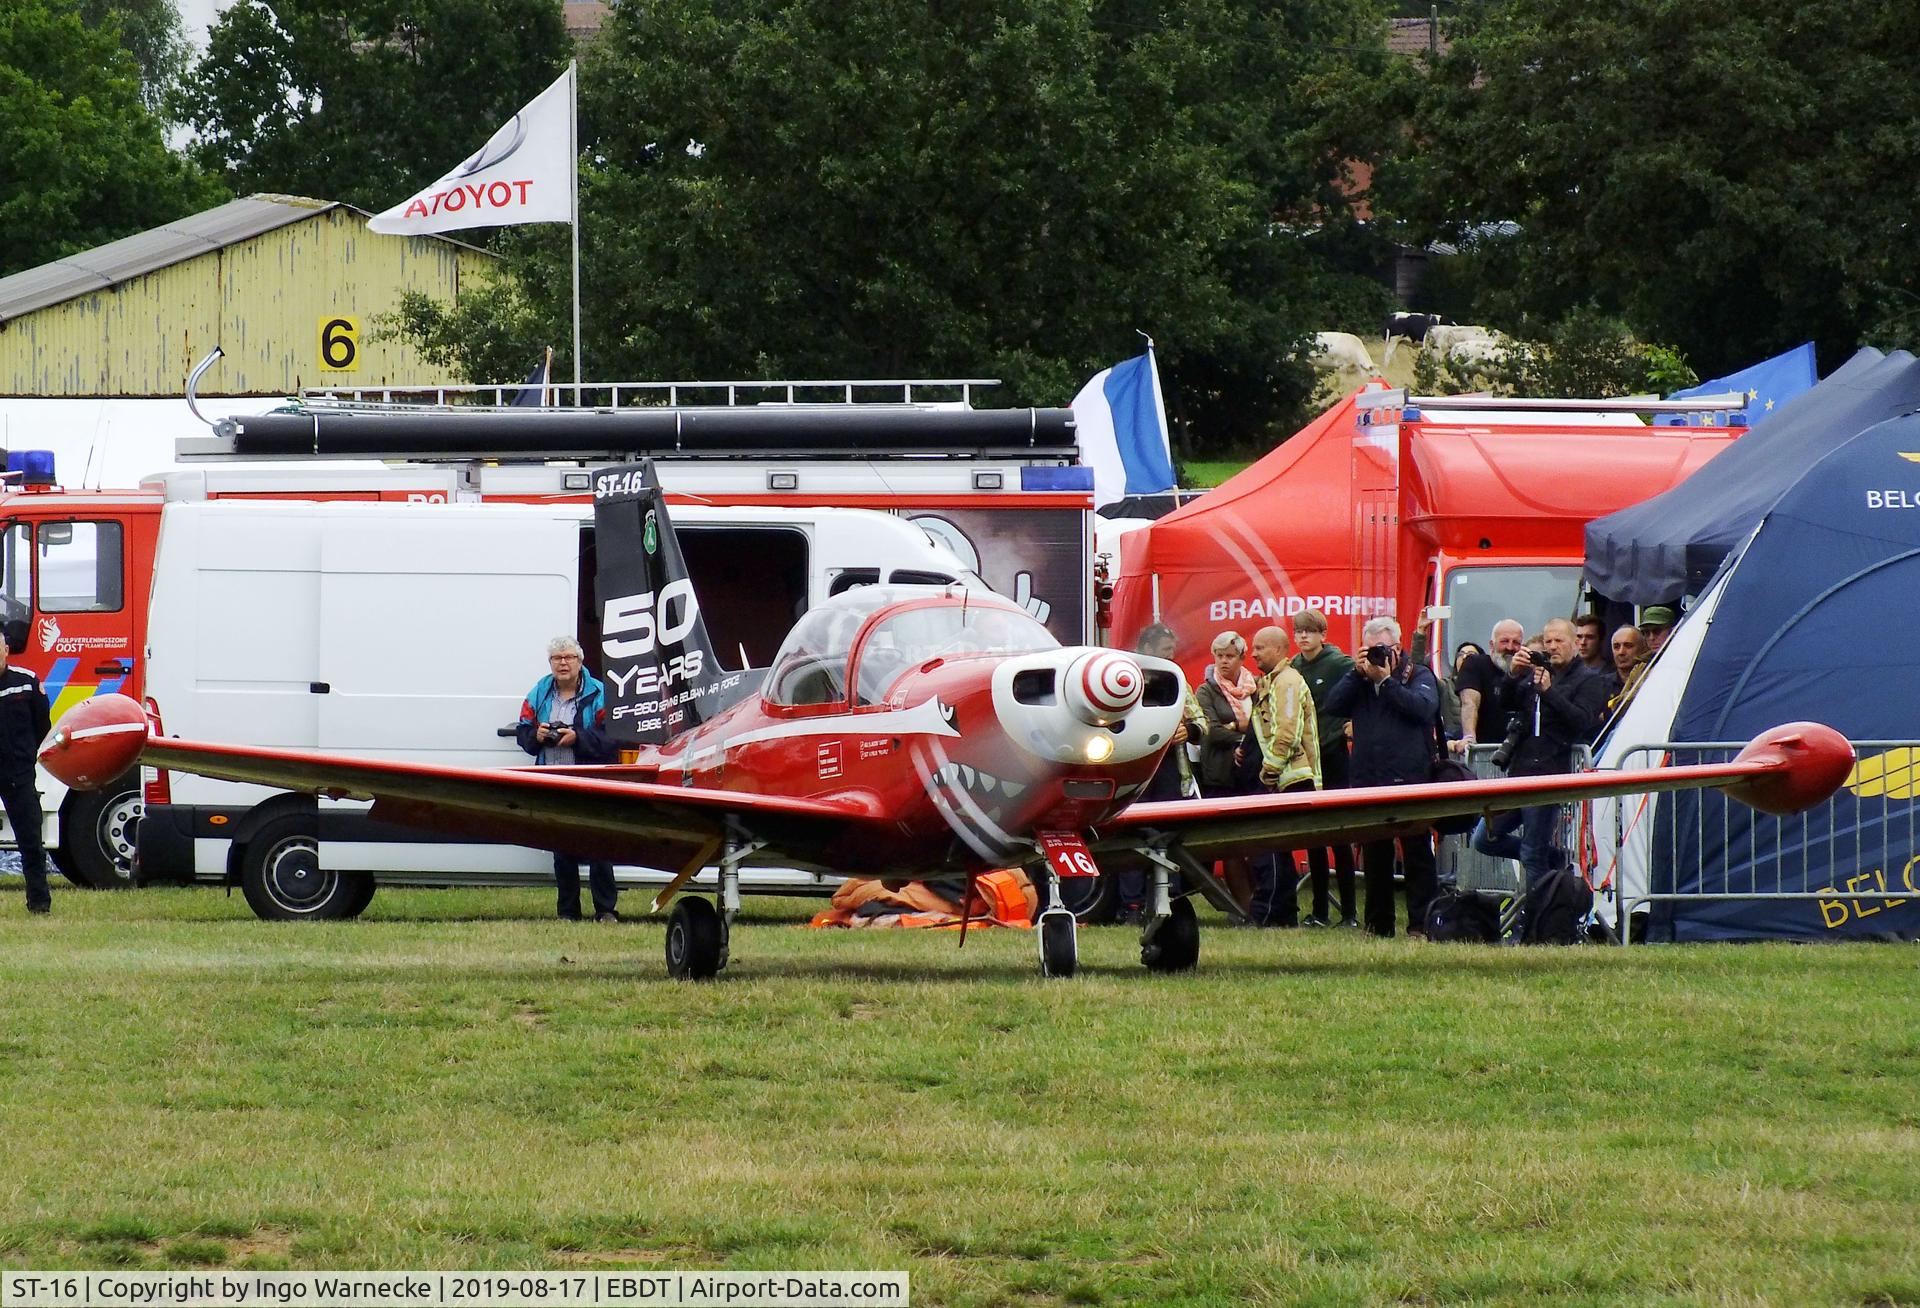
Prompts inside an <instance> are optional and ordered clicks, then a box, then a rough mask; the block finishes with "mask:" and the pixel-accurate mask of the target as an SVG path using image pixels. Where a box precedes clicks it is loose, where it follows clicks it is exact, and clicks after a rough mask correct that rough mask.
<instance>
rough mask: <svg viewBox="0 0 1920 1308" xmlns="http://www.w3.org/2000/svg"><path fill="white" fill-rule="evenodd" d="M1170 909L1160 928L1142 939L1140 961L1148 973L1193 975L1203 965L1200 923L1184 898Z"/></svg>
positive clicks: (1151, 930) (1150, 930)
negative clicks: (1188, 973)
mask: <svg viewBox="0 0 1920 1308" xmlns="http://www.w3.org/2000/svg"><path fill="white" fill-rule="evenodd" d="M1168 909H1169V912H1168V914H1167V916H1166V917H1165V918H1164V919H1162V920H1161V922H1160V924H1159V926H1158V927H1157V928H1155V927H1151V926H1150V927H1149V928H1148V933H1147V934H1145V935H1143V936H1142V937H1141V938H1140V961H1141V962H1142V963H1145V964H1146V965H1147V970H1148V971H1149V972H1191V971H1192V970H1193V968H1194V966H1195V965H1196V964H1198V963H1199V961H1200V919H1199V918H1197V917H1195V916H1194V913H1193V901H1192V900H1191V899H1187V898H1185V897H1182V898H1180V899H1176V900H1174V901H1173V903H1172V904H1170V905H1169V906H1168Z"/></svg>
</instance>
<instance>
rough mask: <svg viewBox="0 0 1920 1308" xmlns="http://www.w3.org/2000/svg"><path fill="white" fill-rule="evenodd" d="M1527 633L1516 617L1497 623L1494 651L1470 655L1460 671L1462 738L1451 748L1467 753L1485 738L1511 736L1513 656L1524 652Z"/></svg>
mask: <svg viewBox="0 0 1920 1308" xmlns="http://www.w3.org/2000/svg"><path fill="white" fill-rule="evenodd" d="M1525 639H1526V630H1525V628H1523V627H1522V626H1521V625H1520V623H1519V621H1518V620H1517V619H1515V618H1502V619H1500V621H1498V622H1496V623H1494V624H1493V650H1492V652H1491V653H1488V654H1474V655H1470V656H1469V657H1468V659H1467V661H1466V664H1465V666H1463V667H1462V668H1461V669H1460V675H1459V677H1458V679H1457V682H1456V684H1457V685H1458V686H1459V689H1460V739H1458V740H1456V741H1452V742H1451V743H1450V744H1449V745H1448V748H1449V749H1451V750H1453V751H1454V752H1455V753H1456V754H1464V753H1466V752H1467V751H1468V750H1469V749H1471V748H1472V747H1473V746H1474V745H1475V744H1476V743H1477V742H1478V741H1479V739H1480V738H1481V737H1482V736H1485V737H1486V738H1487V739H1488V740H1499V739H1501V738H1502V737H1503V736H1505V735H1506V734H1507V719H1508V717H1510V716H1511V714H1512V709H1513V684H1512V683H1513V678H1512V676H1511V675H1510V674H1511V672H1512V670H1513V656H1514V655H1515V654H1517V653H1519V652H1520V647H1521V644H1522V643H1523V642H1524V641H1525Z"/></svg>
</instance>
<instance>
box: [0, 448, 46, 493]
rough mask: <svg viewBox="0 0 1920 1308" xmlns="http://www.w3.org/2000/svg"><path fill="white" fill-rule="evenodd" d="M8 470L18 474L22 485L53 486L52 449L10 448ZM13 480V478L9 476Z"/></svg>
mask: <svg viewBox="0 0 1920 1308" xmlns="http://www.w3.org/2000/svg"><path fill="white" fill-rule="evenodd" d="M7 471H8V473H10V474H17V475H18V476H19V478H20V484H21V485H22V486H52V485H54V484H55V483H54V477H53V451H52V450H8V451H7ZM9 480H11V478H9Z"/></svg>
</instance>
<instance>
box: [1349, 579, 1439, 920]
mask: <svg viewBox="0 0 1920 1308" xmlns="http://www.w3.org/2000/svg"><path fill="white" fill-rule="evenodd" d="M1360 638H1361V639H1362V640H1364V641H1365V642H1366V647H1365V649H1364V650H1362V652H1361V654H1360V656H1359V657H1358V658H1356V659H1355V660H1354V664H1353V671H1351V672H1349V673H1347V675H1346V676H1344V677H1342V678H1340V680H1339V681H1337V682H1335V683H1334V687H1333V690H1332V692H1331V693H1330V694H1329V695H1328V696H1327V703H1326V711H1327V712H1328V713H1332V714H1336V715H1338V716H1341V717H1347V718H1351V719H1353V758H1352V762H1351V764H1350V767H1349V773H1350V775H1351V776H1352V778H1353V784H1354V785H1356V786H1405V785H1412V784H1415V783H1418V782H1423V781H1425V780H1427V778H1428V776H1429V775H1430V774H1431V773H1432V770H1433V758H1434V751H1435V749H1436V748H1437V743H1436V739H1435V736H1434V719H1435V718H1436V717H1437V716H1438V714H1439V712H1440V684H1439V683H1438V682H1437V681H1435V680H1434V679H1433V673H1432V672H1431V671H1430V670H1429V669H1427V668H1426V667H1424V666H1422V665H1421V664H1419V663H1416V662H1414V661H1413V660H1412V659H1409V658H1407V657H1406V655H1405V654H1404V653H1402V652H1401V649H1400V624H1399V623H1398V622H1396V621H1394V620H1393V619H1392V618H1384V617H1382V618H1375V619H1373V620H1372V621H1371V622H1369V623H1367V625H1366V626H1365V627H1363V628H1361V631H1360ZM1393 844H1394V842H1393V841H1391V840H1376V841H1373V842H1371V843H1369V844H1366V845H1363V846H1362V847H1361V850H1360V869H1361V874H1362V875H1363V876H1364V877H1365V879H1366V883H1367V897H1366V919H1367V930H1368V931H1369V932H1371V933H1372V934H1374V935H1376V936H1390V935H1392V934H1393ZM1400 856H1401V862H1402V865H1403V869H1404V871H1405V872H1406V877H1407V930H1408V931H1409V932H1418V931H1421V930H1423V929H1424V928H1425V924H1426V920H1427V901H1428V900H1430V899H1432V898H1433V890H1434V869H1433V838H1432V837H1431V835H1420V836H1403V837H1401V840H1400Z"/></svg>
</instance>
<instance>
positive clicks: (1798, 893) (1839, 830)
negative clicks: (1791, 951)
mask: <svg viewBox="0 0 1920 1308" xmlns="http://www.w3.org/2000/svg"><path fill="white" fill-rule="evenodd" d="M1746 744H1747V742H1745V741H1737V742H1736V741H1668V742H1660V743H1655V744H1647V745H1637V746H1635V747H1633V748H1632V749H1630V750H1628V751H1627V752H1626V753H1625V754H1623V755H1622V756H1621V759H1620V767H1621V768H1623V769H1626V768H1636V767H1653V766H1659V765H1662V764H1672V765H1675V766H1678V765H1684V764H1691V763H1721V762H1725V761H1727V760H1728V759H1731V758H1732V757H1733V756H1734V755H1735V754H1738V753H1739V752H1740V750H1742V749H1744V748H1745V747H1746ZM1852 744H1853V747H1854V751H1855V752H1856V753H1857V754H1858V755H1859V757H1860V759H1861V763H1860V764H1859V765H1858V766H1857V767H1856V769H1855V772H1854V775H1853V776H1852V777H1851V778H1849V781H1848V784H1847V785H1846V786H1844V787H1842V788H1841V789H1840V790H1839V791H1838V792H1836V794H1835V795H1833V796H1832V797H1831V798H1829V799H1828V800H1826V801H1825V802H1824V803H1823V804H1820V805H1817V806H1815V807H1814V808H1811V809H1808V810H1807V811H1806V812H1804V813H1799V814H1795V815H1794V816H1792V817H1784V818H1783V817H1774V816H1772V815H1771V814H1766V813H1760V812H1758V811H1752V810H1746V809H1745V807H1744V806H1743V805H1740V804H1739V801H1737V800H1735V799H1732V798H1731V797H1729V796H1727V795H1726V794H1724V793H1722V792H1720V791H1717V790H1705V791H1695V792H1691V794H1692V795H1693V796H1695V797H1696V799H1695V801H1694V802H1693V803H1691V804H1684V805H1683V804H1677V803H1676V802H1675V797H1674V796H1673V795H1671V794H1665V795H1660V796H1658V797H1649V796H1638V797H1626V798H1622V799H1619V800H1614V801H1590V802H1589V804H1588V805H1586V806H1585V808H1586V810H1587V811H1586V812H1585V813H1584V814H1583V818H1582V834H1583V835H1586V836H1590V837H1591V838H1590V839H1582V840H1581V841H1580V843H1579V848H1580V850H1581V853H1582V854H1583V855H1584V856H1585V858H1583V860H1582V861H1583V864H1584V869H1585V871H1586V872H1587V876H1588V879H1589V881H1591V882H1593V884H1594V887H1595V892H1596V896H1597V897H1598V896H1600V895H1603V894H1605V895H1610V896H1611V898H1612V899H1613V902H1614V903H1615V905H1616V911H1617V913H1618V917H1617V919H1616V927H1617V928H1620V929H1618V930H1617V935H1618V938H1619V940H1620V943H1622V944H1626V943H1628V942H1629V941H1631V940H1633V939H1635V938H1636V937H1637V936H1639V935H1640V934H1641V933H1640V932H1639V931H1637V930H1636V929H1634V918H1635V915H1636V914H1640V913H1646V914H1649V915H1651V914H1652V913H1654V911H1655V910H1656V909H1657V908H1658V906H1660V905H1682V904H1711V903H1744V902H1751V903H1754V904H1764V903H1767V902H1779V901H1802V902H1805V901H1812V902H1814V903H1816V904H1818V905H1819V906H1820V914H1821V919H1822V921H1823V922H1824V923H1825V925H1826V927H1827V928H1828V929H1830V930H1831V929H1838V928H1839V927H1842V926H1845V925H1847V924H1848V923H1849V922H1850V921H1853V922H1858V921H1859V920H1861V919H1865V918H1867V917H1871V916H1873V915H1875V914H1877V913H1879V912H1881V911H1883V910H1884V909H1886V908H1889V907H1894V906H1897V905H1898V904H1900V903H1902V902H1904V901H1908V900H1916V899H1920V843H1916V837H1917V836H1920V804H1916V802H1915V800H1916V792H1920V741H1912V740H1855V741H1853V742H1852ZM1736 808H1738V809H1740V810H1741V811H1740V812H1738V813H1735V811H1734V810H1735V809H1736ZM1596 811H1597V812H1598V814H1599V815H1600V817H1599V819H1598V822H1597V823H1596V822H1595V821H1594V816H1595V813H1596ZM1729 819H1733V821H1732V822H1731V823H1730V821H1729ZM1601 828H1604V829H1601ZM1729 832H1736V833H1739V834H1740V836H1741V838H1740V840H1739V842H1738V843H1739V846H1740V850H1739V852H1740V853H1741V854H1742V856H1743V862H1744V866H1740V867H1736V866H1735V865H1734V862H1733V860H1732V858H1731V857H1730V854H1731V853H1732V852H1733V851H1731V850H1729V848H1728V839H1727V837H1728V833H1729ZM1715 858H1718V859H1720V860H1721V861H1720V862H1718V863H1716V862H1714V861H1713V860H1714V859H1715ZM1876 859H1877V864H1876ZM1588 860H1590V861H1588ZM1682 866H1685V867H1687V868H1689V869H1692V870H1694V872H1692V873H1690V875H1693V876H1694V877H1695V879H1694V880H1693V881H1692V882H1690V883H1689V885H1688V887H1687V888H1686V889H1681V888H1680V886H1679V883H1678V875H1679V872H1678V869H1679V868H1681V867H1682ZM1896 867H1897V868H1899V869H1900V870H1899V871H1898V872H1895V871H1894V870H1893V869H1895V868H1896ZM1869 868H1871V869H1872V870H1866V871H1862V870H1860V869H1869ZM1642 869H1644V872H1643V871H1642ZM1842 873H1844V875H1840V874H1842ZM1628 874H1631V875H1632V878H1633V880H1634V881H1635V882H1636V883H1637V884H1633V885H1623V884H1621V882H1622V881H1624V880H1626V879H1627V876H1628ZM1863 906H1870V907H1863Z"/></svg>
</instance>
